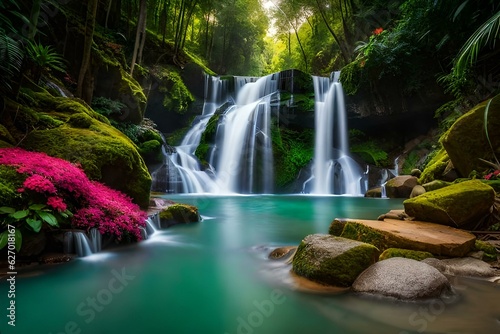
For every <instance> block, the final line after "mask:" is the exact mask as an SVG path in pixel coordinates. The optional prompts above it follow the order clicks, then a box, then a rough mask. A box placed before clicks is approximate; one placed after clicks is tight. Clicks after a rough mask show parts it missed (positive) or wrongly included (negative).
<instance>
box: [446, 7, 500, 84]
mask: <svg viewBox="0 0 500 334" xmlns="http://www.w3.org/2000/svg"><path fill="white" fill-rule="evenodd" d="M499 33H500V11H498V12H496V13H495V14H494V15H493V16H492V17H490V18H489V19H488V20H487V21H486V22H485V23H483V24H482V25H481V26H480V27H479V28H478V29H477V30H476V31H475V32H474V33H473V34H472V36H471V37H470V38H469V39H468V40H467V42H465V44H464V45H463V46H462V49H461V50H460V52H459V53H458V55H457V57H456V62H455V66H454V67H453V72H454V74H455V75H456V76H460V75H462V74H463V73H464V72H465V71H466V69H467V67H468V66H470V65H472V64H474V63H475V62H476V60H477V56H478V54H479V51H480V50H481V49H482V48H483V47H484V46H486V45H488V44H490V43H493V47H494V44H495V40H496V39H497V38H498V37H499Z"/></svg>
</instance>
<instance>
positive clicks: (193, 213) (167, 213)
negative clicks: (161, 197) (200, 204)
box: [160, 203, 200, 227]
mask: <svg viewBox="0 0 500 334" xmlns="http://www.w3.org/2000/svg"><path fill="white" fill-rule="evenodd" d="M199 221H200V214H199V212H198V208H197V207H195V206H193V205H188V204H181V203H176V204H172V205H170V206H168V207H166V208H164V209H162V210H161V211H160V225H161V227H169V226H172V225H177V224H187V223H196V222H199Z"/></svg>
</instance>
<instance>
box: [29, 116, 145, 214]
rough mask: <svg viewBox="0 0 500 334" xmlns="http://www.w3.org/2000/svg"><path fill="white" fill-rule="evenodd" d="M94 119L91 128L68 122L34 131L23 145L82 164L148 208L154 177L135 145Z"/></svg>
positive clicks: (91, 176)
mask: <svg viewBox="0 0 500 334" xmlns="http://www.w3.org/2000/svg"><path fill="white" fill-rule="evenodd" d="M91 121H92V125H91V126H90V127H89V128H88V129H81V128H72V127H70V126H69V124H68V125H63V126H60V127H58V128H55V129H47V130H35V131H32V132H31V133H30V134H28V136H27V137H26V139H25V140H24V141H23V142H22V144H21V146H22V147H24V148H26V149H29V150H34V151H41V152H45V153H47V154H49V155H51V156H55V157H59V158H62V159H65V160H68V161H71V162H75V163H80V164H81V165H82V167H83V169H84V170H85V172H86V174H87V175H88V176H89V178H91V179H93V180H98V181H101V182H103V183H105V184H107V185H108V186H110V187H112V188H114V189H117V190H120V191H122V192H124V193H126V194H128V195H129V196H131V197H132V198H133V200H134V201H135V202H136V203H137V204H139V205H140V206H141V207H143V208H146V207H147V206H148V204H149V190H150V186H151V177H150V175H149V173H148V171H147V168H146V165H145V163H144V161H143V159H142V158H141V157H140V155H139V153H138V152H137V148H136V146H135V145H134V144H133V143H132V142H131V141H130V140H129V139H128V138H127V137H126V136H125V135H123V134H122V133H121V132H120V131H118V130H116V129H114V128H113V127H111V126H109V125H107V124H104V123H101V122H99V121H97V120H91Z"/></svg>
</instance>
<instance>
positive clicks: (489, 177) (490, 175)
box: [484, 173, 493, 180]
mask: <svg viewBox="0 0 500 334" xmlns="http://www.w3.org/2000/svg"><path fill="white" fill-rule="evenodd" d="M492 176H493V173H489V174H488V175H485V176H484V179H485V180H489V179H491V177H492Z"/></svg>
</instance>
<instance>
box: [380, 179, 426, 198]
mask: <svg viewBox="0 0 500 334" xmlns="http://www.w3.org/2000/svg"><path fill="white" fill-rule="evenodd" d="M417 184H418V179H417V178H416V177H415V176H411V175H400V176H396V177H394V178H392V179H390V180H389V181H387V183H386V184H385V191H386V194H387V197H389V198H408V197H410V194H411V191H412V189H413V188H414V187H415V186H416V185H417Z"/></svg>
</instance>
